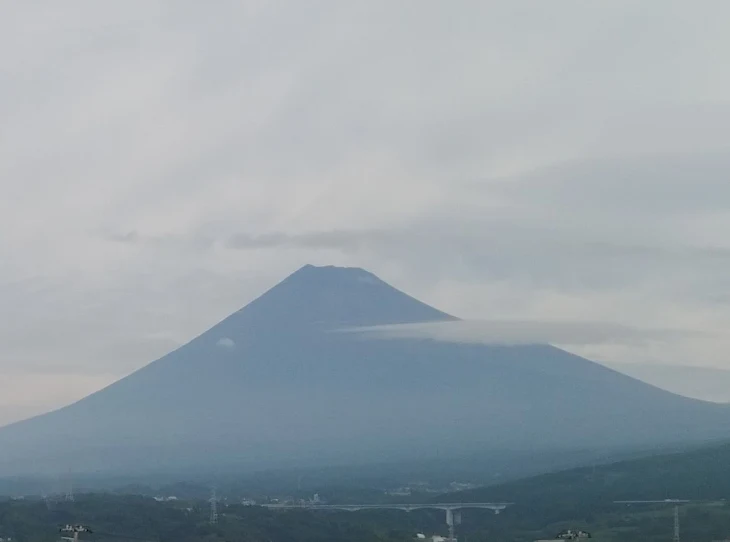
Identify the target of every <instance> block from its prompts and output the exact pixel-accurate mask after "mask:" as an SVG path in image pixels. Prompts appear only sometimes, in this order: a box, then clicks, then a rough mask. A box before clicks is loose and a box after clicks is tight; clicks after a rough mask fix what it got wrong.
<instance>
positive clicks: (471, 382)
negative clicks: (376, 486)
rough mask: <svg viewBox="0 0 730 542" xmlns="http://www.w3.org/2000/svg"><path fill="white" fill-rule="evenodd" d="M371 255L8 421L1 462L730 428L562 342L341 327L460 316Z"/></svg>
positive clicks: (214, 455)
mask: <svg viewBox="0 0 730 542" xmlns="http://www.w3.org/2000/svg"><path fill="white" fill-rule="evenodd" d="M454 319H455V318H454V317H453V316H450V315H448V314H446V313H444V312H441V311H439V310H437V309H435V308H433V307H430V306H428V305H426V304H424V303H421V302H420V301H418V300H416V299H414V298H412V297H410V296H408V295H406V294H404V293H402V292H400V291H399V290H397V289H395V288H393V287H392V286H390V285H388V284H386V283H385V282H383V281H382V280H380V279H379V278H378V277H376V276H375V275H373V274H371V273H369V272H367V271H365V270H363V269H353V268H338V267H313V266H305V267H303V268H302V269H300V270H299V271H297V272H295V273H294V274H292V275H290V276H289V277H287V278H286V279H284V280H283V281H282V282H281V283H280V284H278V285H277V286H275V287H274V288H272V289H271V290H269V291H268V292H266V293H264V294H263V295H262V296H261V297H259V298H258V299H256V300H254V301H253V302H251V303H250V304H249V305H247V306H246V307H244V308H243V309H241V310H240V311H237V312H236V313H234V314H232V315H231V316H229V317H228V318H226V319H225V320H223V321H222V322H220V323H219V324H218V325H216V326H214V327H213V328H211V329H210V330H208V331H206V332H205V333H203V334H201V335H200V336H198V337H196V338H194V339H193V340H191V341H190V342H189V343H187V344H185V345H184V346H182V347H180V348H178V349H177V350H175V351H173V352H171V353H169V354H167V355H166V356H164V357H162V358H161V359H159V360H157V361H154V362H152V363H150V364H149V365H147V366H146V367H144V368H142V369H140V370H139V371H137V372H135V373H133V374H131V375H129V376H128V377H126V378H123V379H122V380H120V381H118V382H116V383H114V384H112V385H111V386H109V387H107V388H106V389H104V390H101V391H100V392H97V393H95V394H93V395H91V396H89V397H87V398H85V399H83V400H81V401H79V402H77V403H75V404H73V405H70V406H68V407H65V408H63V409H60V410H58V411H55V412H52V413H49V414H46V415H43V416H39V417H36V418H33V419H30V420H27V421H24V422H20V423H16V424H13V425H11V426H7V427H5V428H2V429H0V475H3V474H18V473H41V472H59V470H62V471H66V470H67V469H68V468H72V469H73V470H74V471H76V472H80V471H84V470H95V471H116V472H120V471H123V472H133V471H137V472H139V471H149V470H155V469H169V468H174V467H179V468H195V467H199V466H201V465H206V466H208V467H216V466H220V467H221V468H223V467H226V466H227V468H231V467H232V466H236V467H237V468H244V467H245V468H252V469H253V468H263V467H275V466H284V465H288V466H304V465H314V464H328V463H329V464H331V463H347V462H362V461H372V462H375V461H381V460H385V459H387V460H396V459H411V458H415V457H424V456H429V455H430V454H434V453H436V452H435V450H438V452H439V453H440V454H442V456H443V455H444V454H450V453H460V452H465V451H477V450H516V449H523V450H527V449H530V450H545V449H556V448H560V449H570V448H573V449H587V448H601V447H632V446H645V445H648V444H652V445H653V444H662V443H676V442H699V441H702V440H705V439H714V438H726V437H728V436H730V408H728V407H727V406H724V405H717V404H712V403H705V402H702V401H696V400H692V399H687V398H684V397H680V396H678V395H674V394H671V393H669V392H665V391H663V390H660V389H658V388H655V387H652V386H649V385H646V384H643V383H641V382H639V381H637V380H634V379H632V378H629V377H627V376H624V375H622V374H619V373H617V372H615V371H612V370H610V369H607V368H605V367H603V366H600V365H598V364H595V363H593V362H591V361H588V360H586V359H583V358H580V357H577V356H574V355H572V354H569V353H567V352H564V351H562V350H559V349H557V348H554V347H552V346H549V345H530V346H525V345H522V346H497V345H488V344H457V343H449V342H440V341H437V340H431V339H414V338H393V337H381V336H378V335H373V334H362V333H357V332H352V331H348V332H344V333H343V332H337V331H340V330H342V329H343V328H348V329H350V328H353V327H355V328H357V327H358V326H374V325H384V324H403V323H414V322H434V321H449V320H454Z"/></svg>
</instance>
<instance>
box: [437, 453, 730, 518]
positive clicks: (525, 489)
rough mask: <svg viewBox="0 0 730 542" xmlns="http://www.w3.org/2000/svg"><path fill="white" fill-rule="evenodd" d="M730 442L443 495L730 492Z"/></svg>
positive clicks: (539, 498) (526, 497)
mask: <svg viewBox="0 0 730 542" xmlns="http://www.w3.org/2000/svg"><path fill="white" fill-rule="evenodd" d="M729 465H730V444H723V445H716V446H712V447H707V448H701V449H696V450H692V451H685V452H677V453H670V454H663V455H655V456H650V457H645V458H641V459H632V460H627V461H620V462H616V463H611V464H607V465H600V466H591V467H581V468H576V469H570V470H565V471H560V472H554V473H550V474H543V475H540V476H535V477H531V478H525V479H522V480H518V481H515V482H510V483H506V484H502V485H497V486H490V487H485V488H480V489H474V490H468V491H464V492H460V493H452V494H449V495H444V496H442V497H439V498H440V499H442V500H450V501H461V502H470V501H471V502H484V501H495V500H496V501H514V502H520V503H522V504H537V503H544V502H553V503H554V502H558V501H561V502H566V503H578V502H580V503H592V504H594V505H596V506H599V505H600V503H611V502H613V501H615V500H649V499H651V500H653V499H692V500H711V499H724V498H727V497H730V468H729Z"/></svg>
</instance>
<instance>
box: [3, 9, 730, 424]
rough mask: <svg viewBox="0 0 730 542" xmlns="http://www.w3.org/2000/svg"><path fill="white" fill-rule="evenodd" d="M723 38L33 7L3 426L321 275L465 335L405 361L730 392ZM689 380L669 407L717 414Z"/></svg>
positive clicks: (14, 90)
mask: <svg viewBox="0 0 730 542" xmlns="http://www.w3.org/2000/svg"><path fill="white" fill-rule="evenodd" d="M729 16H730V5H728V4H727V2H723V1H715V2H712V1H706V2H702V3H688V2H679V1H668V0H662V1H652V2H650V1H645V2H641V3H637V2H629V1H617V0H612V1H610V2H608V1H605V2H601V3H595V2H594V3H590V4H586V3H585V2H580V1H577V0H576V1H566V2H560V3H554V2H550V3H548V2H544V3H536V2H519V1H517V2H501V3H493V2H485V1H474V2H462V3H460V5H459V9H454V6H453V5H450V4H447V3H443V2H437V1H421V2H417V3H393V2H386V1H372V0H369V1H367V2H365V1H362V2H360V1H358V2H347V3H342V2H336V1H334V0H333V1H328V2H322V1H314V2H306V3H303V2H256V1H248V2H236V3H234V2H231V3H215V4H210V3H206V4H204V3H200V2H180V1H177V0H175V1H173V0H169V1H158V2H152V1H148V0H144V1H142V0H138V1H127V2H117V3H114V4H110V3H105V4H104V5H102V4H101V3H98V2H92V1H71V2H64V3H63V5H61V4H60V3H54V2H33V3H30V2H24V3H16V4H15V5H14V6H13V9H12V10H5V12H4V13H3V17H2V18H0V73H2V84H0V115H1V116H2V119H3V122H2V124H1V125H0V156H1V157H2V158H1V159H0V190H1V191H2V197H1V198H0V228H1V229H2V232H3V233H2V236H0V318H1V322H2V325H0V423H5V422H10V421H13V420H17V419H20V418H24V417H27V416H30V415H32V414H36V413H39V412H43V411H46V410H49V409H52V408H56V407H58V406H61V405H63V404H66V403H68V402H70V401H73V400H75V399H78V398H80V397H82V396H84V395H87V394H89V393H90V392H92V391H95V390H97V389H100V388H101V387H103V386H106V385H107V384H109V383H111V382H112V381H114V380H116V379H118V378H120V377H122V376H124V375H126V374H128V373H130V372H132V371H133V370H135V369H137V368H139V367H142V366H143V365H145V364H146V363H148V362H150V361H152V360H153V359H156V358H158V357H160V356H161V355H163V354H165V353H167V352H169V351H170V350H172V349H174V348H176V347H177V346H179V345H181V344H183V343H184V342H186V341H187V340H189V339H190V338H192V337H193V336H195V335H197V334H198V333H200V332H202V331H204V330H205V329H207V328H209V327H210V326H212V325H213V324H215V323H216V322H218V321H219V320H221V319H222V318H224V317H225V316H227V315H228V314H230V313H232V312H234V311H236V310H237V309H239V308H241V307H242V306H244V305H245V304H247V303H248V302H249V301H251V300H252V299H253V298H255V297H256V296H257V295H259V294H260V293H261V292H262V291H264V290H265V289H266V288H268V287H270V286H272V285H274V284H275V283H277V282H278V281H279V280H281V279H282V278H284V277H285V276H286V275H288V274H289V273H291V272H293V271H295V270H296V269H297V268H299V267H301V266H302V265H303V264H305V263H313V264H318V265H324V264H335V265H350V266H359V267H363V268H365V269H368V270H369V271H372V272H374V273H376V274H377V275H378V276H380V277H381V278H383V279H384V280H386V281H387V282H389V283H391V284H393V285H394V286H396V287H398V288H400V289H403V290H404V291H406V292H407V293H409V294H411V295H413V296H415V297H417V298H418V299H420V300H423V301H424V302H426V303H429V304H430V305H433V306H435V307H438V308H439V309H441V310H443V311H446V312H448V313H450V314H454V315H457V316H459V317H462V318H466V319H467V320H469V321H468V322H466V323H464V324H453V323H449V324H447V325H448V326H449V327H448V329H447V328H445V327H440V326H432V325H427V326H420V327H418V329H415V330H414V329H409V330H405V331H404V330H397V332H398V333H404V332H405V333H419V334H422V333H428V334H435V335H437V336H444V334H448V335H449V337H450V339H454V340H457V341H475V340H488V341H496V342H510V343H512V342H517V343H524V342H541V343H542V342H547V343H553V344H556V345H558V346H560V347H562V348H565V349H567V350H569V351H571V352H574V353H577V354H580V355H583V356H586V357H589V358H591V359H595V360H598V361H602V362H606V363H610V364H614V365H615V364H628V363H631V364H641V365H642V366H643V367H644V369H646V368H647V367H649V368H650V367H651V366H653V365H662V364H669V365H675V366H680V367H693V366H703V367H709V368H714V369H721V370H722V369H730V361H728V359H727V352H728V351H730V349H729V348H728V346H730V345H729V342H730V341H729V339H728V337H727V333H726V330H727V329H728V327H729V325H730V273H729V271H730V242H728V240H727V234H726V232H727V231H728V227H729V226H730V212H728V209H729V208H730V183H728V182H727V179H728V176H729V174H730V154H728V152H727V150H728V149H727V141H729V139H728V133H727V132H728V126H730V105H729V104H728V101H727V96H728V95H730V73H728V70H727V69H725V68H724V66H725V64H726V63H725V62H724V57H725V56H726V55H725V53H726V51H727V50H728V47H730V36H728V35H727V32H726V31H725V30H726V29H725V26H726V24H725V23H726V21H727V20H728V17H729ZM615 366H618V365H615ZM642 370H643V369H642ZM627 371H629V370H628V369H627ZM629 372H630V371H629ZM650 372H651V371H650ZM652 374H654V375H656V374H660V373H657V372H653V373H652ZM661 374H662V375H664V376H665V377H666V372H661ZM682 374H685V375H686V373H682ZM693 374H695V375H697V374H700V373H693ZM701 374H712V373H701ZM721 374H724V373H721ZM646 378H647V379H648V380H651V378H652V377H651V374H650V375H649V376H648V377H646ZM709 378H710V379H713V380H714V379H716V378H717V376H711V377H709ZM685 381H686V377H685V376H677V377H676V378H674V379H672V381H671V382H669V383H667V382H664V384H663V385H665V386H667V387H671V386H674V387H675V388H677V389H675V390H674V391H680V392H681V391H684V392H686V393H689V394H692V395H693V396H696V397H703V396H704V397H706V398H709V399H714V400H728V399H730V396H728V395H723V394H722V393H720V394H718V393H717V390H716V389H715V388H711V387H709V386H707V385H704V384H702V383H700V384H699V385H694V384H693V385H694V388H693V389H692V390H690V389H688V388H687V387H686V386H685V387H684V388H683V389H680V388H682V386H683V385H684V383H685ZM721 395H722V396H721Z"/></svg>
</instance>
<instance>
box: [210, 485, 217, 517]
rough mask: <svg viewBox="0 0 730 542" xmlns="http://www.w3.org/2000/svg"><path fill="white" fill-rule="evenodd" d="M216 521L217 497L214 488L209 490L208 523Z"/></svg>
mask: <svg viewBox="0 0 730 542" xmlns="http://www.w3.org/2000/svg"><path fill="white" fill-rule="evenodd" d="M216 523H218V497H217V496H216V494H215V488H213V490H212V491H211V492H210V524H211V525H215V524H216Z"/></svg>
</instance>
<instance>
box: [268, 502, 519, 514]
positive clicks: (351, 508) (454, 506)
mask: <svg viewBox="0 0 730 542" xmlns="http://www.w3.org/2000/svg"><path fill="white" fill-rule="evenodd" d="M511 504H512V503H509V502H507V503H495V502H449V503H426V504H418V503H406V504H318V503H302V504H264V505H262V506H265V507H266V508H273V509H279V510H291V509H302V508H304V509H306V510H345V511H347V512H357V511H359V510H403V511H404V512H412V511H413V510H424V509H430V510H446V511H449V510H450V511H452V512H454V511H456V510H464V509H467V508H471V509H482V510H492V511H493V512H494V513H495V514H499V513H500V512H501V511H502V510H504V509H505V508H507V507H508V506H510V505H511Z"/></svg>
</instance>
